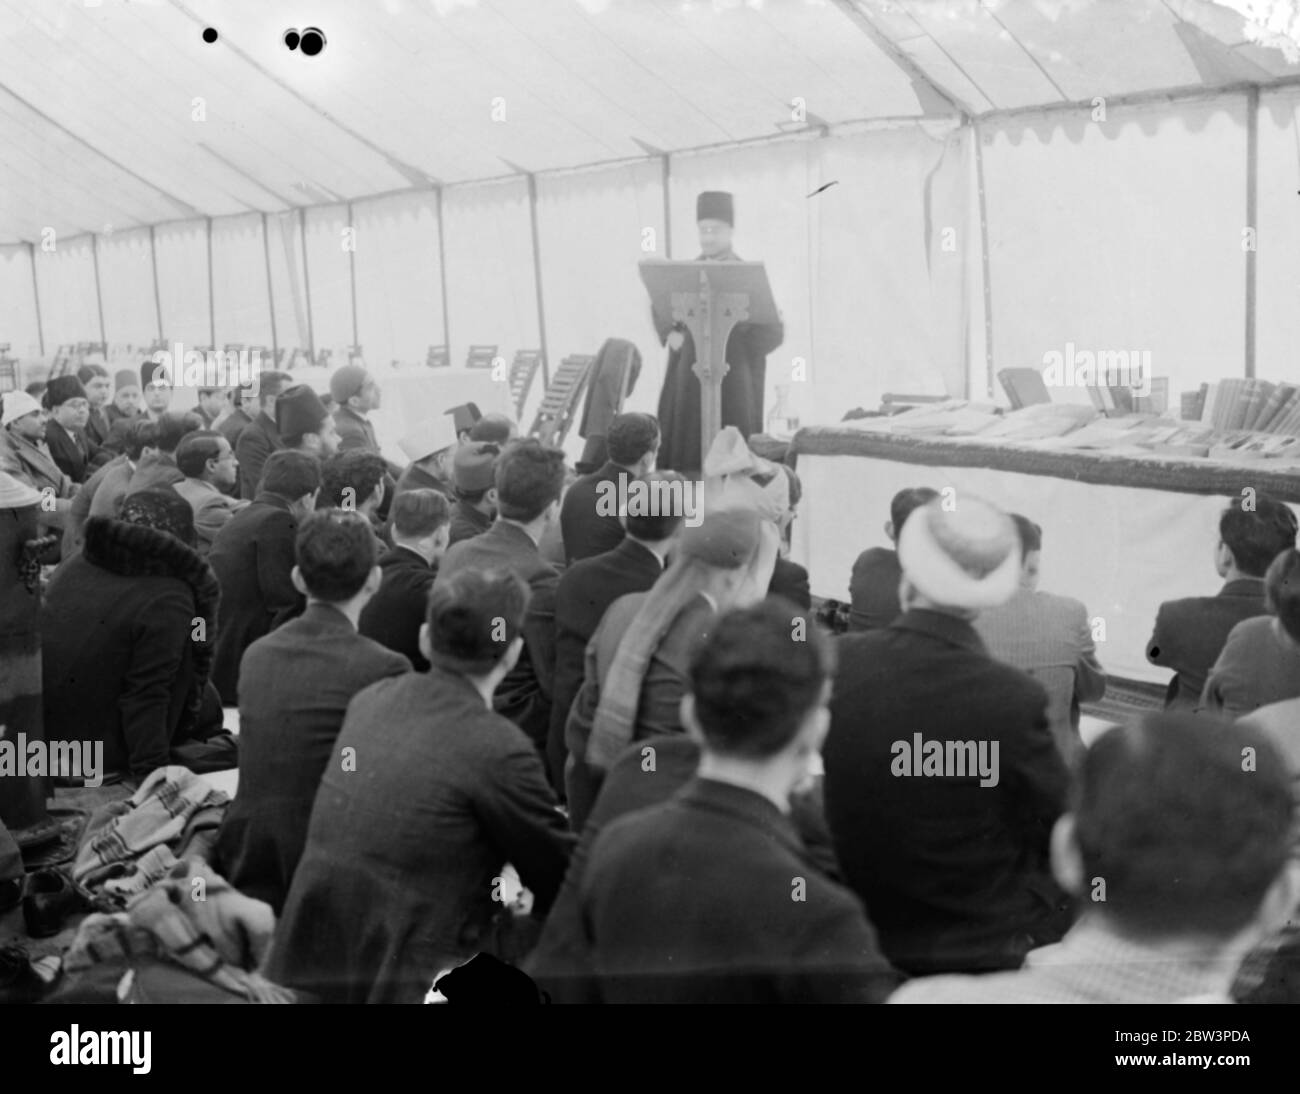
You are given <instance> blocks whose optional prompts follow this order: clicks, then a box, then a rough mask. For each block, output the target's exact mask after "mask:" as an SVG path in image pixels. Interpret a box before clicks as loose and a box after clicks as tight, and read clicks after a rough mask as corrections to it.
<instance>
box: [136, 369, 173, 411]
mask: <svg viewBox="0 0 1300 1094" xmlns="http://www.w3.org/2000/svg"><path fill="white" fill-rule="evenodd" d="M140 387H141V388H142V389H143V391H144V412H145V413H146V414H148V415H149V417H150V419H152V420H153V421H155V422H156V421H157V420H158V419H159V418H161V417H162V416H163V415H164V414H166V413H167V409H168V407H170V406H171V405H172V374H171V370H170V369H169V368H167V366H166V365H160V364H158V363H157V362H156V361H154V360H152V359H149V360H145V361H141V362H140Z"/></svg>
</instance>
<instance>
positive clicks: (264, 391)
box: [257, 369, 293, 418]
mask: <svg viewBox="0 0 1300 1094" xmlns="http://www.w3.org/2000/svg"><path fill="white" fill-rule="evenodd" d="M292 386H293V377H292V376H290V375H289V374H288V373H287V372H277V371H275V370H274V369H272V370H271V371H269V372H263V373H260V374H259V375H258V377H257V398H258V402H259V403H260V404H261V407H262V409H263V410H265V411H266V413H267V414H269V415H270V416H271V417H272V418H274V417H275V400H276V397H277V396H278V395H279V394H280V392H282V391H283V390H284V389H285V388H287V387H292Z"/></svg>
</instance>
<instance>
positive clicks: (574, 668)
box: [546, 536, 664, 785]
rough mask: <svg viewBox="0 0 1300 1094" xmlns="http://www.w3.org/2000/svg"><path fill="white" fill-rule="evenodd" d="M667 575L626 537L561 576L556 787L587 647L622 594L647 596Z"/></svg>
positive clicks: (551, 746)
mask: <svg viewBox="0 0 1300 1094" xmlns="http://www.w3.org/2000/svg"><path fill="white" fill-rule="evenodd" d="M663 571H664V567H663V563H662V562H660V560H659V558H658V556H657V555H656V554H655V553H654V552H653V551H651V550H650V549H649V548H647V547H643V546H642V545H641V544H640V543H638V542H637V541H636V540H634V539H633V538H632V537H631V536H628V537H626V538H625V539H624V540H623V542H622V543H620V544H619V545H618V546H617V547H615V548H614V549H613V550H612V551H606V552H605V553H604V554H601V555H595V556H594V557H592V558H584V559H582V560H581V561H580V562H575V563H574V564H573V565H572V566H570V567H569V568H568V569H566V570H565V571H564V573H563V574H561V575H560V582H559V585H558V586H557V587H556V590H555V694H554V696H553V699H552V703H551V726H550V735H549V736H548V738H547V744H546V755H547V761H548V763H549V765H550V771H551V779H552V781H553V782H555V783H556V785H562V784H563V782H564V764H565V759H566V758H567V756H568V754H569V753H568V748H567V747H566V746H565V743H564V724H565V722H567V721H568V719H569V708H570V707H572V706H573V700H574V698H575V697H576V696H577V694H578V691H579V690H580V689H581V687H582V674H583V668H584V659H585V656H586V652H587V643H588V642H589V641H590V640H591V636H592V635H593V634H595V633H596V627H597V626H598V625H599V624H600V620H601V617H602V616H603V615H604V614H605V609H606V608H608V607H609V606H610V605H611V604H613V603H614V601H615V600H617V599H618V598H619V597H620V596H626V595H627V594H628V593H643V592H645V591H646V590H647V589H649V588H650V586H651V585H653V584H654V583H655V582H656V581H658V580H659V575H660V574H662V573H663Z"/></svg>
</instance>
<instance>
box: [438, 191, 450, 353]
mask: <svg viewBox="0 0 1300 1094" xmlns="http://www.w3.org/2000/svg"><path fill="white" fill-rule="evenodd" d="M437 194H438V199H437V202H436V203H435V208H436V211H437V216H438V291H439V293H441V295H442V344H443V345H444V346H445V347H446V348H447V363H448V364H451V317H450V316H449V315H448V314H447V240H446V237H445V235H444V234H443V230H442V187H441V186H439V187H438V190H437Z"/></svg>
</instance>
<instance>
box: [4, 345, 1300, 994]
mask: <svg viewBox="0 0 1300 1094" xmlns="http://www.w3.org/2000/svg"><path fill="white" fill-rule="evenodd" d="M114 379H115V381H116V383H114V382H113V381H114ZM141 398H143V402H144V408H143V409H142V408H141V407H140V400H141ZM380 398H381V393H380V389H379V386H378V384H377V383H376V382H375V380H374V378H373V377H371V376H370V375H369V374H368V373H367V372H366V371H365V369H364V368H361V367H359V366H355V365H348V366H345V367H344V368H340V369H338V370H337V371H336V372H335V373H334V374H333V376H332V377H331V379H330V402H331V403H332V404H333V408H332V409H331V408H330V406H329V405H327V402H326V401H325V400H324V399H323V398H322V397H321V396H320V395H318V394H317V393H316V392H315V391H314V390H313V389H312V388H311V387H309V386H307V385H304V384H295V383H294V382H293V380H292V378H291V377H290V376H289V375H288V374H284V373H264V374H263V375H262V376H261V378H260V390H259V391H257V392H256V393H250V392H242V391H235V392H231V393H229V397H228V398H223V397H222V394H221V393H220V392H217V391H205V392H202V393H200V402H199V406H198V407H196V408H195V410H194V411H190V412H174V411H171V410H170V409H169V406H168V403H169V399H170V392H169V389H168V388H167V385H166V384H165V383H164V382H160V380H159V378H158V377H157V376H156V375H154V370H152V369H150V370H149V371H142V373H141V375H140V376H138V377H137V376H136V375H135V374H134V373H119V374H118V375H117V376H116V378H113V377H110V376H109V373H108V371H107V370H106V369H105V368H104V367H103V366H102V365H99V364H88V365H86V366H84V367H83V368H82V369H81V370H80V372H79V373H78V375H77V376H72V377H56V378H55V379H53V380H51V381H50V382H49V384H48V385H47V386H46V388H45V390H44V392H43V394H42V402H41V403H37V401H36V400H35V399H34V398H33V397H31V396H30V395H28V394H27V393H25V392H11V393H9V394H7V395H6V396H5V397H4V403H3V415H2V417H3V436H2V437H0V486H5V485H6V484H12V483H19V484H22V485H23V486H24V487H27V488H31V489H34V490H36V491H42V492H43V496H44V497H46V498H49V499H52V501H50V502H47V503H46V504H43V505H42V506H41V512H40V515H39V519H40V522H41V524H42V526H43V528H44V530H45V531H47V532H50V533H54V537H55V538H54V539H53V540H52V542H53V544H54V547H53V550H54V554H53V556H50V555H47V556H46V561H47V562H53V561H57V565H56V566H55V568H54V570H53V575H52V577H51V578H50V580H49V582H48V588H47V589H46V591H45V593H44V598H43V603H42V605H41V607H40V616H39V619H40V640H41V653H42V658H41V666H42V667H41V676H42V685H43V706H44V719H45V722H44V724H45V735H46V738H47V740H50V741H84V740H93V741H96V742H102V743H103V747H104V757H105V764H106V766H107V768H108V769H109V771H110V772H111V773H112V777H115V778H119V779H122V780H125V781H126V782H127V783H128V784H129V785H131V786H132V787H134V786H138V785H139V784H140V782H141V781H142V780H144V779H145V778H147V777H148V776H149V775H150V774H151V773H152V772H154V771H155V770H156V769H157V768H159V767H163V766H166V765H168V764H175V765H180V766H183V767H188V768H190V769H191V770H192V771H195V772H203V771H214V770H219V769H221V768H223V767H229V766H233V764H234V763H235V762H237V765H238V769H239V782H238V789H237V792H236V794H235V797H234V799H233V801H232V802H231V803H230V805H229V807H228V809H227V810H226V812H225V816H224V819H223V821H222V823H221V827H220V830H219V833H218V835H217V837H216V840H215V845H214V846H213V848H212V851H211V856H210V859H211V865H212V867H213V868H214V869H215V870H216V871H217V872H218V873H219V874H220V875H221V876H222V877H224V878H225V879H227V880H228V881H229V882H230V883H231V884H232V885H233V886H234V887H235V888H236V889H237V890H239V891H240V892H241V893H243V894H245V895H246V896H248V897H251V898H253V899H255V900H257V901H262V902H265V904H266V905H269V907H270V909H271V910H272V911H273V912H274V914H275V917H276V920H277V925H276V927H275V932H274V938H273V941H272V942H271V944H270V946H269V951H268V952H267V954H266V956H265V960H264V961H263V962H262V964H261V968H260V970H259V971H260V973H261V974H263V975H264V976H265V977H266V978H267V979H268V980H270V981H272V982H273V983H275V984H280V985H283V986H285V987H287V988H290V989H293V990H294V991H296V992H299V993H302V996H303V997H304V998H306V999H316V1000H321V1001H327V1002H419V1001H421V1000H422V999H424V998H425V996H426V994H427V993H428V992H429V991H430V989H431V988H432V986H433V984H434V983H435V981H436V980H437V978H438V977H439V976H440V975H441V974H443V973H446V972H447V971H449V970H451V969H454V968H456V967H457V966H460V965H462V964H464V963H466V962H467V961H469V960H470V959H471V958H472V957H474V955H475V954H478V953H488V954H492V955H494V956H496V957H498V958H500V959H501V960H504V961H506V962H508V963H510V964H514V965H518V966H521V967H522V968H523V969H524V970H525V971H526V972H527V973H529V974H530V975H531V976H532V977H533V978H534V980H535V981H536V982H537V983H538V985H539V986H540V987H541V988H542V989H544V990H545V991H546V992H548V993H549V994H550V996H551V997H552V998H554V999H556V1000H557V1001H663V1002H695V1001H732V1002H740V1001H746V1002H758V1001H766V1002H795V1001H807V1002H819V1001H828V1002H829V1001H842V1002H847V1001H861V1002H881V1001H885V1000H887V999H888V1000H892V1001H895V1002H993V1001H1017V1000H1023V1001H1041V1002H1059V1001H1076V1002H1174V1001H1188V1000H1201V999H1205V1000H1225V1001H1226V1000H1228V999H1237V1000H1239V1001H1245V1000H1265V999H1272V998H1275V997H1284V998H1286V997H1289V998H1295V989H1294V985H1295V983H1296V982H1297V977H1296V965H1297V962H1298V961H1300V945H1298V944H1297V939H1296V936H1297V933H1300V932H1297V929H1296V927H1295V926H1294V925H1293V924H1294V918H1295V916H1296V914H1297V904H1298V902H1300V859H1298V858H1297V855H1296V848H1297V845H1298V844H1297V832H1298V831H1300V829H1297V827H1296V823H1295V822H1296V816H1295V809H1296V803H1297V792H1298V791H1300V551H1297V549H1296V536H1297V521H1296V516H1295V512H1294V510H1293V509H1292V508H1291V507H1289V506H1287V505H1285V504H1283V503H1281V502H1278V501H1275V500H1273V499H1271V498H1267V497H1262V496H1261V497H1258V498H1255V499H1253V502H1252V504H1250V505H1249V506H1248V507H1247V506H1245V505H1243V504H1242V503H1240V502H1237V503H1233V504H1230V505H1228V506H1227V508H1225V510H1224V511H1223V513H1222V516H1221V519H1220V522H1219V529H1218V533H1219V534H1218V540H1217V543H1216V544H1215V546H1214V565H1215V568H1216V570H1217V572H1218V574H1219V576H1220V577H1221V578H1223V579H1224V581H1225V584H1224V585H1223V587H1222V589H1221V590H1220V591H1219V593H1218V594H1217V595H1214V596H1205V597H1199V598H1190V599H1185V600H1179V601H1174V602H1170V603H1166V604H1164V605H1162V606H1161V608H1160V611H1159V613H1158V615H1157V618H1156V619H1155V621H1154V633H1153V634H1152V636H1151V639H1150V642H1149V644H1148V648H1147V656H1148V658H1149V659H1150V660H1151V662H1152V663H1153V664H1156V665H1160V666H1164V667H1167V668H1169V669H1171V670H1172V671H1173V673H1174V675H1173V679H1172V682H1171V683H1170V685H1169V690H1168V695H1167V698H1166V703H1165V707H1166V709H1165V710H1163V711H1160V712H1157V713H1152V714H1148V715H1146V716H1144V717H1141V718H1137V719H1134V720H1132V721H1131V722H1130V723H1129V724H1127V725H1124V726H1121V727H1116V728H1113V729H1109V730H1107V731H1105V732H1103V733H1101V734H1100V736H1099V737H1097V739H1096V740H1095V741H1093V743H1092V744H1091V746H1088V745H1086V744H1085V741H1084V739H1083V737H1082V736H1081V734H1080V724H1081V707H1082V705H1083V704H1086V703H1090V702H1095V701H1097V700H1098V699H1100V698H1101V697H1102V696H1103V694H1104V693H1105V691H1106V687H1107V678H1106V674H1105V672H1104V670H1103V668H1102V666H1101V663H1100V660H1099V657H1098V652H1097V644H1096V642H1095V641H1094V637H1093V632H1092V629H1091V624H1090V622H1089V615H1088V611H1087V608H1086V607H1085V605H1084V604H1082V603H1081V602H1079V601H1078V600H1074V599H1071V598H1068V597H1064V596H1059V595H1056V594H1054V593H1051V592H1049V591H1046V590H1042V589H1040V588H1039V587H1038V586H1039V573H1040V565H1041V562H1042V558H1043V552H1044V551H1050V550H1051V544H1052V540H1051V534H1050V529H1048V530H1046V531H1045V530H1044V528H1043V527H1042V526H1040V525H1039V524H1038V523H1036V522H1035V521H1034V520H1033V519H1031V517H1029V516H1026V515H1021V514H1016V513H1007V512H1004V511H1002V510H1001V509H999V508H997V507H996V506H994V505H992V504H990V503H989V502H987V501H984V500H982V499H980V498H975V497H971V496H969V495H963V496H961V498H960V499H959V500H955V498H954V492H953V491H952V490H951V489H948V490H943V491H940V490H936V489H931V488H928V487H922V486H918V487H915V488H912V489H907V490H904V491H901V492H900V493H899V494H898V495H897V496H896V497H895V498H894V499H893V502H892V505H891V507H890V513H889V519H888V521H887V523H886V524H885V534H886V536H887V538H888V539H889V541H890V542H891V543H892V544H893V546H892V547H890V548H880V547H873V548H871V549H869V550H866V551H864V552H863V553H862V554H861V555H860V557H859V558H858V559H857V561H856V562H855V564H854V565H853V568H852V572H851V574H849V575H845V576H846V577H847V578H848V581H849V590H850V598H851V608H850V611H849V613H848V626H847V630H848V632H849V633H847V634H844V635H841V636H836V635H834V634H833V633H830V632H829V629H828V628H826V627H825V626H823V624H822V623H821V622H819V620H818V619H817V618H816V617H815V616H814V614H813V604H812V598H811V595H810V593H809V588H810V585H809V575H808V573H807V571H806V570H805V569H804V568H803V567H802V566H799V565H798V564H796V563H795V562H793V560H791V559H790V558H789V557H788V555H789V550H790V529H791V524H792V522H793V520H794V518H795V512H796V507H797V505H798V503H799V501H800V495H801V486H800V482H799V479H798V477H797V475H796V474H795V473H794V471H793V469H792V468H790V467H788V466H786V465H785V464H772V463H769V462H768V461H766V460H762V459H760V458H758V457H757V456H754V455H753V454H752V453H750V452H749V450H748V449H747V448H746V447H745V446H744V444H743V442H741V441H740V439H739V437H738V435H735V436H731V437H729V436H727V435H726V434H725V433H724V436H723V437H721V438H720V440H719V444H720V446H721V447H720V449H719V450H720V451H723V450H724V449H725V448H726V445H728V444H733V443H734V444H736V445H738V446H739V447H738V448H735V447H733V448H732V449H731V450H730V451H726V452H725V453H724V455H725V460H724V463H725V467H726V473H725V477H724V478H721V479H720V481H719V482H717V483H713V484H711V485H710V491H711V492H710V493H708V494H707V496H706V497H704V498H701V499H700V506H699V508H698V509H695V510H691V509H690V508H689V507H686V506H682V505H677V506H668V505H666V504H661V505H659V506H657V507H656V506H650V507H647V506H644V505H636V504H632V503H631V502H630V501H629V500H628V499H629V498H631V497H632V496H633V495H636V494H637V492H638V491H642V492H644V496H647V497H656V498H659V499H666V498H670V497H677V498H686V497H688V496H689V493H688V491H687V490H686V487H687V486H689V485H690V484H688V483H687V482H686V481H685V480H684V479H683V478H682V476H681V475H679V474H677V473H675V472H660V471H656V470H655V463H656V455H657V452H658V448H659V441H660V432H659V425H658V422H657V421H656V419H655V418H654V417H652V416H650V415H647V414H639V413H624V414H619V415H617V416H616V417H614V418H613V420H612V422H611V423H610V424H609V427H608V430H607V438H606V439H607V447H608V460H607V462H605V463H604V464H603V465H602V466H600V467H598V468H597V469H596V470H594V471H592V472H590V473H589V474H586V475H582V476H579V477H576V478H575V477H574V476H573V474H572V473H571V472H570V471H569V470H568V469H567V468H566V465H565V457H564V454H563V453H562V452H561V451H560V450H559V449H556V448H551V447H548V446H545V445H543V444H542V443H540V442H539V441H537V440H536V439H533V438H523V439H521V438H519V437H517V436H516V430H515V427H514V423H513V422H511V421H509V420H508V419H505V418H503V417H501V416H499V415H486V416H484V415H480V414H479V413H478V411H477V408H474V407H473V406H472V404H471V405H468V406H466V407H458V408H455V410H454V411H453V412H449V413H448V414H446V415H441V416H439V417H438V418H436V419H434V420H433V421H431V422H428V423H426V424H425V425H424V426H422V427H421V428H420V429H418V430H416V431H415V432H414V433H413V434H412V435H410V436H408V437H406V438H404V439H403V441H402V442H401V449H402V451H403V452H404V453H405V454H406V456H407V457H408V459H409V460H410V462H409V463H408V464H407V465H406V466H405V467H400V466H396V465H394V464H392V463H390V462H389V461H388V460H387V459H385V457H384V456H383V455H382V454H381V453H380V451H379V445H378V443H377V440H376V438H375V433H374V428H373V425H372V424H371V422H370V421H369V419H368V417H367V415H368V413H369V411H371V410H373V409H375V408H376V407H378V406H379V405H380ZM732 432H733V433H734V431H732ZM674 491H677V493H674ZM28 494H30V490H29V491H28ZM24 496H27V495H24ZM611 496H612V497H616V498H618V499H620V501H619V502H618V504H616V505H614V506H613V507H612V508H611V506H610V505H609V504H608V499H609V498H610V497H611ZM223 707H224V708H233V707H237V708H238V713H239V734H238V740H237V742H235V741H234V740H233V739H232V738H231V736H230V734H229V733H228V732H227V731H226V730H225V729H224V725H223V723H224V721H225V718H224V714H223ZM1247 753H1249V755H1250V756H1251V758H1252V759H1251V764H1250V767H1249V772H1248V774H1243V768H1244V765H1243V762H1242V757H1243V756H1244V755H1246V754H1247ZM236 756H237V761H236V759H235V757H236ZM2 835H3V829H2V828H0V836H2ZM508 867H509V868H508ZM3 880H4V878H3V877H0V881H3ZM516 890H518V891H519V895H517V896H516V895H513V894H514V892H515V891H516ZM1288 983H1289V984H1290V985H1291V987H1290V988H1289V989H1288V988H1287V987H1286V985H1287V984H1288ZM1279 985H1281V987H1279ZM1288 991H1290V993H1291V994H1290V996H1288V994H1287V993H1288Z"/></svg>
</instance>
